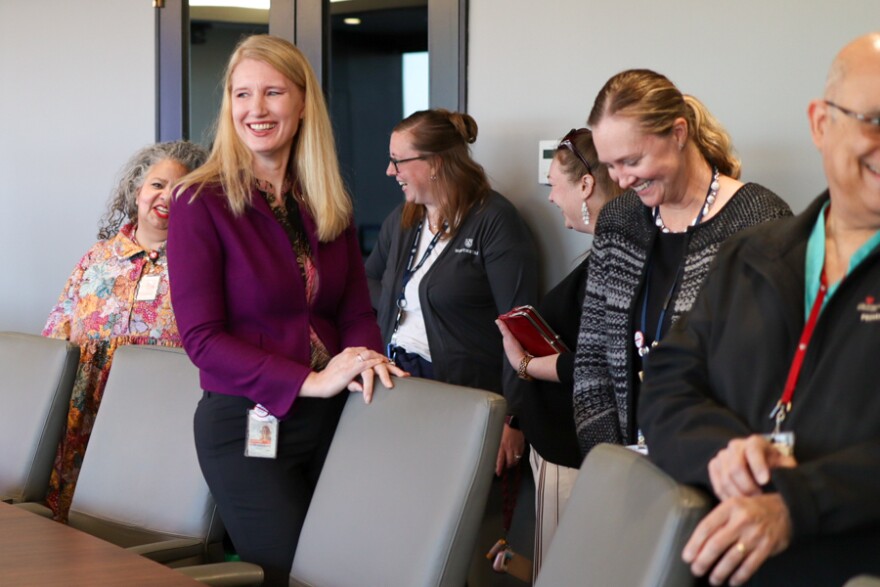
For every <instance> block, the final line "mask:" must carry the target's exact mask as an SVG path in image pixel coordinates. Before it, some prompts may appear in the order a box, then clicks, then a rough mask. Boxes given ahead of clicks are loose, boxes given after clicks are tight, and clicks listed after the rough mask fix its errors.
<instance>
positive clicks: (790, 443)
mask: <svg viewBox="0 0 880 587" xmlns="http://www.w3.org/2000/svg"><path fill="white" fill-rule="evenodd" d="M764 438H766V439H767V440H769V441H770V444H772V445H773V448H775V449H776V450H778V451H779V452H780V454H782V456H785V457H791V456H794V432H773V433H771V434H765V435H764Z"/></svg>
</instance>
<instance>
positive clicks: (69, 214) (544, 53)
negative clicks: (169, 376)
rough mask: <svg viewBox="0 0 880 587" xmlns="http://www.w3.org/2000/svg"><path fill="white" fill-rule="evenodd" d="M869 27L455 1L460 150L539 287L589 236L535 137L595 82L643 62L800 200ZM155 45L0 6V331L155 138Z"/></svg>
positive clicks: (775, 15) (856, 10) (792, 7)
mask: <svg viewBox="0 0 880 587" xmlns="http://www.w3.org/2000/svg"><path fill="white" fill-rule="evenodd" d="M623 6H625V7H626V10H623V8H622V7H623ZM670 7H674V8H675V11H674V12H673V11H672V10H671V9H670ZM878 23H880V3H878V2H877V0H847V2H845V3H843V4H839V5H838V4H835V3H829V2H825V1H823V0H773V1H772V2H766V1H765V0H739V1H738V2H724V3H722V2H718V1H711V0H676V1H672V0H669V1H666V2H657V1H656V0H629V1H628V2H626V3H621V2H615V1H612V0H601V1H599V0H593V1H587V0H548V1H546V2H535V1H534V0H471V8H470V35H469V40H470V55H469V111H470V112H471V113H472V114H473V115H474V117H475V118H476V119H477V122H478V123H479V125H480V137H479V139H478V141H477V143H476V145H475V155H476V157H477V159H478V160H479V161H481V162H482V163H483V164H484V165H485V166H486V169H487V171H488V172H489V174H490V176H491V178H492V179H493V182H494V184H495V185H496V186H497V188H498V189H499V190H500V191H502V192H503V193H505V194H506V195H507V196H509V197H510V198H511V199H512V200H513V201H514V202H516V204H517V205H518V206H519V207H520V209H521V210H523V211H524V213H525V215H526V217H527V220H528V222H529V223H530V225H531V226H532V228H533V230H534V231H535V233H536V237H537V239H538V242H539V247H540V252H541V254H542V256H543V258H544V260H545V269H544V278H545V286H550V285H552V284H553V283H554V282H555V281H556V280H558V278H560V277H561V276H562V275H564V274H565V273H566V272H567V271H568V269H569V268H570V267H571V266H572V261H573V259H574V258H575V257H576V256H577V255H578V254H580V253H581V252H582V251H583V250H584V249H585V248H586V246H587V239H586V238H585V237H582V236H581V235H578V234H574V233H571V232H566V231H565V230H564V229H563V228H562V226H561V221H560V216H559V214H558V212H557V211H556V210H555V209H554V208H553V207H552V206H551V205H550V204H548V203H547V202H546V195H547V188H545V187H541V186H538V185H537V182H536V175H537V157H536V154H537V141H538V140H539V139H542V138H553V137H559V136H560V135H561V134H563V133H565V132H566V131H567V130H568V129H569V128H571V127H573V126H581V125H582V124H583V123H584V121H585V119H586V117H587V114H588V112H589V109H590V105H591V104H592V101H593V98H594V97H595V94H596V92H597V91H598V90H599V88H600V87H601V85H602V84H603V83H604V81H605V80H606V79H607V78H608V77H609V76H610V75H612V74H613V73H615V72H617V71H619V70H621V69H624V68H628V67H652V68H655V69H657V70H659V71H661V72H663V73H665V74H667V75H668V76H670V78H671V79H672V80H673V81H674V82H675V83H676V84H678V85H679V87H680V88H682V89H683V90H684V91H685V92H689V93H693V94H695V95H696V96H698V97H700V98H701V99H702V100H703V101H704V102H705V103H706V104H707V105H708V106H709V107H710V108H711V109H712V111H713V112H714V113H715V114H716V115H717V116H718V117H719V119H720V120H721V121H722V122H723V123H724V124H725V125H726V126H727V128H728V130H730V132H731V134H732V135H733V138H734V141H735V143H736V145H737V147H738V149H739V151H740V154H741V155H742V158H743V162H744V169H745V174H744V175H745V178H746V179H749V180H754V181H758V182H761V183H763V184H764V185H766V186H768V187H770V188H772V189H775V190H776V191H777V192H778V193H779V194H780V195H782V196H783V197H784V198H786V199H787V200H788V201H789V202H790V203H791V204H792V206H793V207H794V208H795V209H797V210H800V209H802V208H803V207H804V205H805V204H806V202H807V201H809V199H810V198H811V197H812V196H813V195H815V194H816V193H818V192H819V191H820V190H821V189H822V187H823V185H824V184H823V180H822V174H821V169H820V165H819V158H818V156H817V155H816V154H815V152H814V150H813V147H812V145H811V143H810V140H809V136H808V133H807V126H806V119H805V114H804V112H805V108H806V104H807V101H808V100H809V99H810V98H811V97H813V96H816V95H819V94H820V93H821V90H822V83H823V79H824V76H825V71H826V70H827V68H828V65H829V63H830V61H831V59H832V57H833V55H834V53H835V52H836V51H837V50H838V48H839V47H840V46H842V45H843V44H844V43H845V42H846V41H848V40H849V39H850V38H852V37H855V36H856V35H858V34H861V33H864V32H867V31H868V30H869V28H870V27H872V26H873V27H877V26H878ZM154 45H155V41H154V13H153V8H152V7H151V6H150V2H148V1H147V0H77V1H76V2H71V1H70V0H30V1H21V0H0V79H2V80H3V81H2V83H3V91H2V92H0V112H2V113H3V115H2V117H0V205H2V208H0V210H2V212H0V250H2V251H3V253H4V254H5V259H6V262H5V263H4V264H3V267H2V270H0V330H19V331H24V332H39V330H40V329H41V328H42V325H43V322H44V320H45V317H46V314H47V312H48V311H49V309H50V308H51V306H52V304H53V303H54V301H55V299H56V297H57V296H58V293H59V292H60V291H61V288H62V286H63V284H64V281H65V280H66V278H67V276H68V274H69V273H70V270H71V269H72V268H73V265H74V264H75V263H76V261H77V260H78V259H79V257H80V256H81V255H82V254H83V253H84V252H85V251H86V250H87V249H88V247H89V246H91V244H92V243H93V242H94V241H95V232H96V228H97V222H98V219H99V217H100V216H101V214H102V213H103V211H104V206H105V204H106V201H107V197H108V195H109V193H110V190H111V188H112V186H113V185H114V183H115V176H116V173H117V171H118V169H119V168H120V167H121V165H122V164H123V163H124V162H125V160H126V159H127V157H128V156H129V155H130V154H131V153H132V152H134V151H135V150H136V149H137V148H139V147H140V146H142V145H145V144H147V143H149V142H151V141H152V140H153V138H154V125H155V112H154V102H155V100H154V93H155V77H154V76H155V64H154Z"/></svg>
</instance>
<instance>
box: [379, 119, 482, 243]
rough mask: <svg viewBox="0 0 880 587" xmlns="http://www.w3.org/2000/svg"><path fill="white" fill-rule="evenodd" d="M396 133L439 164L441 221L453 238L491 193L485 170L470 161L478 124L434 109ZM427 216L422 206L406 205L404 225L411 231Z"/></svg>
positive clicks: (397, 128) (404, 123) (403, 123)
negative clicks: (407, 134) (474, 208)
mask: <svg viewBox="0 0 880 587" xmlns="http://www.w3.org/2000/svg"><path fill="white" fill-rule="evenodd" d="M394 132H408V133H409V134H410V136H411V137H412V146H413V149H415V150H416V151H418V152H419V153H420V154H422V155H427V156H432V157H436V158H437V159H438V160H439V164H438V165H437V172H436V179H434V184H435V186H436V189H437V191H438V192H439V193H440V194H442V198H441V200H440V203H439V208H440V221H441V222H448V223H449V231H448V233H447V234H448V236H449V237H452V236H454V235H455V234H456V233H457V232H458V229H459V228H460V227H461V223H462V222H463V221H464V218H465V216H466V215H467V213H468V211H470V209H471V208H473V207H474V206H475V205H477V204H479V203H481V202H482V201H483V200H484V199H485V197H486V196H487V195H489V192H490V191H491V187H490V186H489V179H488V178H487V177H486V172H485V170H483V167H482V166H481V165H480V164H479V163H477V162H476V161H474V160H473V158H472V157H471V151H470V147H469V145H471V144H472V143H474V142H475V141H476V140H477V121H476V120H474V119H473V117H472V116H470V115H469V114H465V113H462V112H450V111H449V110H444V109H443V108H435V109H433V110H421V111H419V112H414V113H412V114H410V115H409V116H407V117H406V118H404V119H403V120H402V121H400V122H399V123H397V126H395V127H394ZM424 215H425V207H424V206H423V205H421V204H413V203H411V202H407V203H406V204H404V207H403V217H402V220H401V225H402V226H403V228H409V227H410V226H413V225H414V224H415V223H416V222H418V221H419V220H421V219H422V218H424Z"/></svg>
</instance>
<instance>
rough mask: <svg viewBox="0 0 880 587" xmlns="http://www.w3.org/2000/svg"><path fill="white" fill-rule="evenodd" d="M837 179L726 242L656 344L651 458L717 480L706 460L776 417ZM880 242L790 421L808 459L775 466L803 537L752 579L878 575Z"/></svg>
mask: <svg viewBox="0 0 880 587" xmlns="http://www.w3.org/2000/svg"><path fill="white" fill-rule="evenodd" d="M827 200H828V194H827V192H826V193H825V194H823V195H822V196H820V197H819V198H818V199H817V200H816V201H814V202H813V204H811V206H810V207H809V208H808V209H807V210H806V211H805V212H804V213H802V214H800V215H799V216H797V217H795V218H791V219H785V220H779V221H775V222H772V223H768V224H766V225H762V226H759V227H756V228H754V229H750V230H748V231H744V232H743V233H742V234H741V235H738V236H737V237H734V238H733V239H731V241H730V242H729V243H728V244H726V245H725V246H724V247H723V248H722V250H721V252H720V253H719V255H718V257H717V260H716V265H715V266H714V267H713V269H712V271H711V272H710V274H709V276H708V278H707V280H706V285H705V286H704V288H703V290H702V292H701V294H700V295H699V297H698V298H697V301H696V303H695V305H694V307H693V308H692V310H691V313H690V314H689V315H688V316H686V317H685V318H683V319H682V320H681V321H680V322H679V323H678V324H676V326H675V327H673V329H672V331H671V332H670V335H669V336H668V337H667V338H665V339H664V340H663V343H662V344H661V345H660V346H659V347H658V348H657V349H656V350H655V351H654V352H652V353H651V355H650V357H649V359H648V361H647V365H646V378H645V384H644V386H643V388H642V399H641V403H640V405H639V422H640V423H641V425H642V426H643V430H644V432H645V435H646V437H647V441H648V447H649V450H650V456H651V459H652V460H654V461H655V462H656V463H658V464H659V465H660V466H661V467H662V468H663V469H665V470H666V471H668V472H669V473H671V474H672V475H673V476H674V477H675V478H676V479H678V480H679V481H681V482H684V483H689V484H695V485H701V486H703V487H705V488H707V489H708V488H709V487H711V486H710V482H709V475H708V463H709V461H710V460H711V458H712V457H713V456H715V454H716V453H717V452H718V451H719V450H720V449H722V448H724V447H725V446H726V445H727V443H728V442H729V441H730V440H731V439H733V438H737V437H746V436H749V435H751V434H754V433H768V432H770V431H771V430H772V425H773V423H772V421H771V420H770V418H769V414H770V411H771V409H772V408H773V407H774V405H775V404H776V402H777V401H778V400H779V398H780V396H781V394H782V390H783V387H784V385H785V379H786V376H787V374H788V370H789V367H790V365H791V361H792V357H793V356H794V352H795V348H796V346H797V344H798V341H799V338H800V336H801V332H802V330H803V326H804V322H805V315H804V314H805V312H804V305H805V302H804V296H805V294H804V290H805V283H804V282H805V277H804V274H805V258H806V249H807V240H808V238H809V236H810V233H811V231H812V229H813V226H814V224H815V222H816V219H817V217H818V214H819V211H820V209H821V207H822V205H823V204H824V203H825V202H826V201H827ZM878 352H880V250H877V249H875V250H874V251H873V252H872V253H871V254H870V256H869V257H868V258H866V259H865V260H863V261H862V263H861V264H860V265H859V266H858V267H856V269H855V270H854V271H853V272H852V273H850V274H849V275H848V276H847V277H846V278H844V280H843V281H842V282H841V284H840V286H839V288H838V289H837V291H836V292H835V293H834V295H833V296H832V297H831V298H830V299H829V300H828V301H827V305H826V306H825V308H824V310H823V311H822V314H821V315H820V317H819V320H818V322H817V324H816V328H815V331H814V333H813V337H812V340H811V342H810V344H809V347H808V348H807V352H806V355H805V358H804V363H803V368H802V371H801V375H800V379H799V380H798V384H797V387H796V388H795V391H794V396H793V398H792V399H793V407H792V410H791V412H790V413H789V414H788V417H787V418H786V420H785V423H784V426H783V430H791V431H794V433H795V446H794V454H795V458H796V459H797V462H798V466H797V467H795V468H787V469H786V468H779V469H775V470H774V471H773V472H772V475H771V483H770V485H769V486H768V487H767V488H766V491H778V492H779V493H780V495H781V496H782V498H783V499H784V501H785V503H786V505H787V506H788V509H789V512H790V514H791V521H792V539H793V540H792V544H791V545H790V546H789V548H788V549H787V550H785V551H784V552H782V553H781V554H779V555H778V556H775V557H771V558H770V559H768V560H767V561H766V562H765V563H764V565H763V566H762V567H761V568H760V569H759V571H758V573H757V574H756V575H755V577H754V578H753V582H752V583H750V584H767V585H810V586H822V585H833V586H835V587H836V586H839V585H842V584H843V583H844V582H845V581H846V580H847V579H849V578H850V577H852V576H853V575H856V574H858V573H862V572H870V573H874V574H880V377H878V374H877V362H878V358H880V354H878Z"/></svg>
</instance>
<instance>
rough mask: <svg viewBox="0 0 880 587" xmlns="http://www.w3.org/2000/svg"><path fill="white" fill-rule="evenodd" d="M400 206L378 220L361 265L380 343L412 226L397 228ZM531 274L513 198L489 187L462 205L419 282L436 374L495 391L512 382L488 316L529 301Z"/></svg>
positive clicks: (532, 262)
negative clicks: (473, 203)
mask: <svg viewBox="0 0 880 587" xmlns="http://www.w3.org/2000/svg"><path fill="white" fill-rule="evenodd" d="M402 211H403V205H402V204H401V205H400V206H399V207H397V208H396V209H395V210H394V211H393V212H392V213H391V214H390V215H389V216H388V218H386V219H385V222H384V223H383V224H382V230H381V231H380V232H379V239H378V241H377V243H376V248H375V249H373V252H372V254H371V255H370V257H369V258H368V259H367V264H366V267H367V279H368V281H369V284H370V297H371V299H372V302H373V307H374V308H375V309H376V311H377V313H378V316H379V328H380V329H381V330H382V338H383V339H384V341H385V343H386V344H387V343H388V342H389V341H390V339H391V335H392V332H393V329H394V318H395V316H396V310H397V308H396V300H397V296H398V295H399V294H400V288H401V280H402V278H403V273H404V271H405V269H406V263H407V260H408V258H409V252H410V249H411V247H412V243H413V239H414V237H415V232H416V228H417V227H416V226H413V227H412V228H409V229H401V225H400V222H401V213H402ZM537 273H538V264H537V257H536V254H535V247H534V245H533V243H532V238H531V234H530V233H529V230H528V228H527V227H526V224H525V223H524V222H523V220H522V218H521V217H520V215H519V213H518V212H517V210H516V208H515V207H514V206H513V204H511V203H510V202H509V201H507V200H506V199H505V198H504V197H503V196H501V194H498V193H495V192H492V193H491V194H490V195H489V196H488V197H487V199H486V200H485V201H484V202H483V203H482V204H481V205H479V206H477V207H475V208H473V209H472V210H471V211H470V213H469V214H468V215H467V217H466V218H465V219H464V222H462V225H461V227H460V229H459V231H458V234H456V235H455V236H454V237H453V238H452V240H451V242H450V243H449V244H447V245H446V248H445V249H443V251H442V252H441V253H440V256H439V257H438V258H437V260H436V261H435V262H434V264H433V265H432V266H431V268H430V269H428V272H427V273H426V274H425V276H424V278H423V279H422V282H421V284H420V286H419V298H420V301H421V305H422V313H423V315H424V318H425V329H426V330H427V333H428V346H429V347H430V348H431V360H432V363H433V369H434V375H435V377H436V379H437V380H439V381H445V382H447V383H453V384H457V385H467V386H470V387H477V388H481V389H487V390H490V391H495V392H498V393H502V390H503V388H505V387H509V386H510V385H511V384H512V383H513V380H514V378H515V374H514V373H513V370H512V369H511V368H510V365H509V364H508V363H507V359H506V358H505V357H504V351H503V347H502V345H501V333H500V332H499V331H498V327H497V326H495V319H496V318H497V317H498V315H499V314H502V313H504V312H507V311H508V310H510V309H511V308H513V307H514V306H518V305H521V304H534V303H535V301H536V299H537V290H538V286H537ZM503 371H504V372H505V375H504V376H503V377H502V372H503ZM504 378H506V380H507V384H506V385H502V380H503V379H504Z"/></svg>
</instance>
